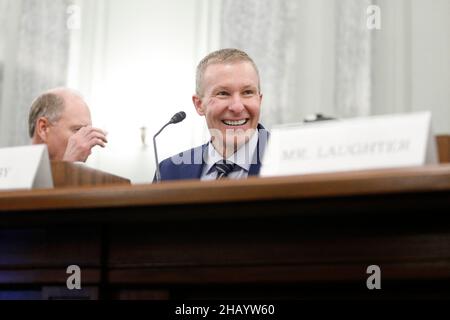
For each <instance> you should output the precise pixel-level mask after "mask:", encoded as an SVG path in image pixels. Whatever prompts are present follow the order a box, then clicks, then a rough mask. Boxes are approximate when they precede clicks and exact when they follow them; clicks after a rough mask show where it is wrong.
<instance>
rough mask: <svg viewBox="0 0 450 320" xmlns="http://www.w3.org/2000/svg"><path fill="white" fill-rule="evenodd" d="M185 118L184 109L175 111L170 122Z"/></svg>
mask: <svg viewBox="0 0 450 320" xmlns="http://www.w3.org/2000/svg"><path fill="white" fill-rule="evenodd" d="M185 118H186V113H185V112H184V111H180V112H177V113H176V114H175V115H174V116H173V117H172V119H171V120H170V122H171V123H178V122H181V121H183V120H184V119H185Z"/></svg>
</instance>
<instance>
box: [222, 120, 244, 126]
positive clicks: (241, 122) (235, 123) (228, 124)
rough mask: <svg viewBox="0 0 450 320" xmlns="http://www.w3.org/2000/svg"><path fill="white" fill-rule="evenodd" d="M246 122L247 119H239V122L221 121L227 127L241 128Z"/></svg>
mask: <svg viewBox="0 0 450 320" xmlns="http://www.w3.org/2000/svg"><path fill="white" fill-rule="evenodd" d="M247 122H248V119H241V120H222V123H224V124H226V125H227V126H233V127H238V126H243V125H245V124H246V123H247Z"/></svg>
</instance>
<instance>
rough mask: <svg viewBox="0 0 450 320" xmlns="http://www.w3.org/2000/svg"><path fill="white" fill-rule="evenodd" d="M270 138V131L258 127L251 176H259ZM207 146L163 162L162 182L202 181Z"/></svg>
mask: <svg viewBox="0 0 450 320" xmlns="http://www.w3.org/2000/svg"><path fill="white" fill-rule="evenodd" d="M268 136H269V133H268V131H267V130H266V129H265V128H264V127H263V126H262V125H258V144H257V147H256V152H255V155H254V159H253V161H252V165H250V168H249V172H248V175H249V176H256V175H258V174H259V171H260V169H261V160H262V156H263V154H264V150H265V148H266V144H267V139H268ZM207 146H208V144H207V143H206V144H204V145H202V146H199V147H196V148H192V149H190V150H186V151H184V152H181V153H179V154H177V155H175V156H172V157H170V158H167V159H165V160H163V161H162V162H161V163H160V164H159V170H160V173H161V181H168V180H186V179H200V178H201V175H202V171H203V166H204V165H205V162H204V156H203V155H204V153H205V152H206V150H207ZM153 181H155V179H153Z"/></svg>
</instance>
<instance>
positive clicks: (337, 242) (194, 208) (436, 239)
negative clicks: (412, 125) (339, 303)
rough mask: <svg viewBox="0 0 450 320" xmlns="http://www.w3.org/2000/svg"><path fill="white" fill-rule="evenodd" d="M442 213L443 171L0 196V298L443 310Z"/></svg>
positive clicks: (448, 220)
mask: <svg viewBox="0 0 450 320" xmlns="http://www.w3.org/2000/svg"><path fill="white" fill-rule="evenodd" d="M449 208H450V165H447V164H446V165H440V166H433V167H418V168H405V169H396V170H374V171H364V172H352V173H334V174H320V175H309V176H296V177H284V178H265V179H258V178H253V179H248V180H243V181H211V182H199V181H185V182H176V183H163V184H159V185H137V186H127V185H121V186H108V187H80V188H62V189H55V190H36V191H21V192H3V193H0V298H2V297H3V298H11V297H16V298H21V299H25V298H35V299H36V298H68V297H77V298H89V299H96V298H101V299H141V298H142V299H167V298H175V299H176V298H181V299H183V298H218V299H220V298H235V299H236V298H269V299H270V298H306V299H314V298H371V299H372V298H388V299H389V298H392V299H396V298H408V297H414V298H430V297H441V298H442V297H444V298H450V213H449V212H450V211H449ZM73 264H75V265H78V266H80V267H81V270H82V288H83V291H81V292H79V291H69V290H67V289H66V288H65V283H66V279H67V277H68V275H67V274H66V268H67V266H69V265H73ZM369 265H378V266H380V268H381V272H382V289H381V290H379V291H370V290H368V289H367V287H366V280H367V278H368V277H369V275H368V274H367V273H366V269H367V267H368V266H369Z"/></svg>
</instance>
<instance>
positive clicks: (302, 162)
mask: <svg viewBox="0 0 450 320" xmlns="http://www.w3.org/2000/svg"><path fill="white" fill-rule="evenodd" d="M436 150H437V149H436V142H435V138H434V135H433V134H432V129H431V113H430V112H418V113H412V114H397V115H385V116H373V117H365V118H354V119H344V120H330V121H321V122H316V123H310V124H294V125H285V126H278V127H276V128H273V129H272V130H271V137H270V139H269V142H268V146H267V150H266V152H265V155H264V159H263V164H262V167H261V176H279V175H296V174H309V173H322V172H336V171H352V170H365V169H379V168H396V167H407V166H421V165H424V164H436V163H437V152H436Z"/></svg>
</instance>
